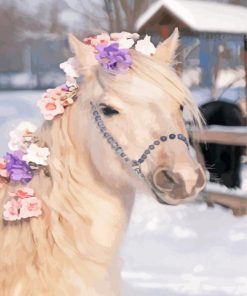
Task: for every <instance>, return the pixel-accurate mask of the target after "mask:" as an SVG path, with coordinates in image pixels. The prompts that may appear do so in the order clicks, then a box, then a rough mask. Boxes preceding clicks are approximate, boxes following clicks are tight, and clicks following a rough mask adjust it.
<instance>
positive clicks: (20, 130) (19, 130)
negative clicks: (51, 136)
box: [8, 121, 37, 151]
mask: <svg viewBox="0 0 247 296" xmlns="http://www.w3.org/2000/svg"><path fill="white" fill-rule="evenodd" d="M36 130H37V128H36V126H35V125H33V124H32V123H31V122H28V121H22V122H21V123H20V124H19V125H18V126H17V127H16V128H15V129H14V130H13V131H11V132H10V133H9V135H10V141H9V143H8V146H9V149H10V150H12V151H16V150H19V149H21V148H22V147H23V140H24V137H25V138H26V140H28V139H30V140H31V138H32V135H33V133H35V132H36Z"/></svg>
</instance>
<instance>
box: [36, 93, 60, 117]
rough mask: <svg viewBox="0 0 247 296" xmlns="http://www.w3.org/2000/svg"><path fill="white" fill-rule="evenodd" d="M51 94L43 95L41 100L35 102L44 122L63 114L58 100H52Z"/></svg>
mask: <svg viewBox="0 0 247 296" xmlns="http://www.w3.org/2000/svg"><path fill="white" fill-rule="evenodd" d="M52 93H53V92H51V94H49V92H48V93H45V94H44V95H43V96H42V98H41V99H40V100H39V101H38V102H37V105H38V107H39V108H40V110H41V113H42V114H43V116H44V118H45V119H46V120H52V119H53V118H54V117H55V116H57V115H59V114H63V113H64V107H63V105H62V103H61V101H60V100H57V99H55V98H52Z"/></svg>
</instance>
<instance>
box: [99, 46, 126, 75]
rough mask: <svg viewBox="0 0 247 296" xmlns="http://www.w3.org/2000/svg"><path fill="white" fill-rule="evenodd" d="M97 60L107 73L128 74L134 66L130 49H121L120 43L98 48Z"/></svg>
mask: <svg viewBox="0 0 247 296" xmlns="http://www.w3.org/2000/svg"><path fill="white" fill-rule="evenodd" d="M96 49H97V54H96V59H97V60H98V61H99V62H100V64H101V66H102V67H103V69H104V70H106V71H107V72H110V73H112V74H119V73H126V72H127V71H128V69H129V67H130V66H131V64H132V58H131V56H130V54H129V51H128V49H120V48H119V44H118V43H112V44H110V45H98V46H96Z"/></svg>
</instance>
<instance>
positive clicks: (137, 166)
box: [90, 102, 189, 205]
mask: <svg viewBox="0 0 247 296" xmlns="http://www.w3.org/2000/svg"><path fill="white" fill-rule="evenodd" d="M90 105H91V113H92V116H93V118H94V120H95V123H96V125H97V127H98V129H99V131H100V133H101V134H102V136H103V137H104V138H105V140H106V141H107V143H108V144H109V145H110V146H111V148H112V149H113V150H114V151H115V153H116V154H117V155H118V156H119V157H120V158H121V159H122V160H123V161H124V162H125V163H126V164H127V165H128V166H129V167H130V168H131V170H132V171H134V172H135V174H137V176H138V177H139V178H141V179H143V180H144V181H145V183H147V184H148V185H149V187H150V188H151V190H152V191H153V192H154V190H153V188H152V187H153V186H152V184H150V181H148V180H147V179H146V178H145V176H144V174H143V173H142V170H141V164H142V163H143V162H144V161H145V160H146V159H147V158H148V156H149V154H151V153H152V152H153V151H154V150H155V148H156V147H158V146H159V145H160V144H162V143H164V142H166V141H168V140H171V141H174V140H175V139H178V140H180V141H183V142H184V143H185V144H186V146H187V148H188V149H189V142H188V139H187V138H186V137H185V136H184V135H183V134H169V135H168V136H161V137H160V138H159V139H158V140H155V141H153V143H152V144H151V145H149V146H148V147H147V148H146V149H145V150H144V152H143V153H142V155H141V156H140V158H139V159H137V160H133V159H130V158H129V157H128V156H127V154H126V153H125V152H124V150H123V148H122V147H121V146H120V145H119V144H118V142H117V141H116V140H115V139H114V138H113V136H112V135H111V133H110V132H109V131H108V130H107V128H106V126H105V124H104V122H103V120H102V117H101V115H100V113H99V112H98V110H97V108H96V106H95V105H94V104H93V103H92V102H90ZM156 197H157V195H156ZM159 201H160V202H162V203H164V204H167V205H170V204H168V203H166V202H165V201H163V200H162V201H161V200H160V199H159Z"/></svg>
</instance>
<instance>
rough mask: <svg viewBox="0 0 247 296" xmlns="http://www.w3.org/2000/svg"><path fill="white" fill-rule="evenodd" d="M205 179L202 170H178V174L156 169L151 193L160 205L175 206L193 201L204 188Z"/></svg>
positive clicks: (162, 168) (164, 169)
mask: <svg viewBox="0 0 247 296" xmlns="http://www.w3.org/2000/svg"><path fill="white" fill-rule="evenodd" d="M205 182H206V177H205V173H204V171H203V169H202V168H201V166H200V167H198V168H197V169H195V170H192V169H186V168H184V169H180V171H178V172H174V171H171V170H168V169H167V168H165V167H161V168H158V169H157V170H156V171H155V172H154V174H153V178H152V184H153V188H152V191H153V193H154V195H155V197H156V199H157V200H158V201H159V202H160V203H165V204H170V205H177V204H180V203H183V202H189V201H192V200H194V199H195V198H196V197H197V195H198V193H199V192H200V191H201V190H202V189H203V188H204V186H205Z"/></svg>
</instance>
